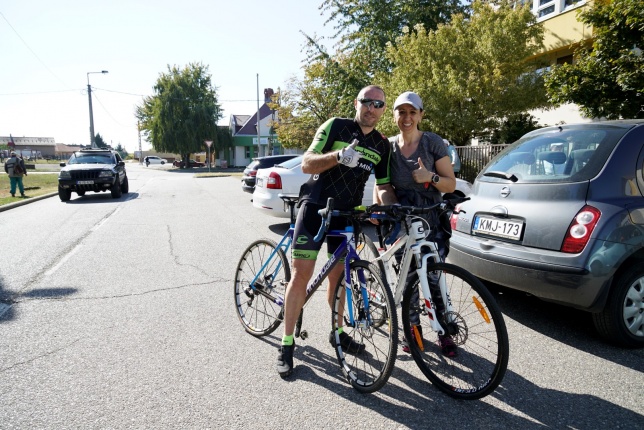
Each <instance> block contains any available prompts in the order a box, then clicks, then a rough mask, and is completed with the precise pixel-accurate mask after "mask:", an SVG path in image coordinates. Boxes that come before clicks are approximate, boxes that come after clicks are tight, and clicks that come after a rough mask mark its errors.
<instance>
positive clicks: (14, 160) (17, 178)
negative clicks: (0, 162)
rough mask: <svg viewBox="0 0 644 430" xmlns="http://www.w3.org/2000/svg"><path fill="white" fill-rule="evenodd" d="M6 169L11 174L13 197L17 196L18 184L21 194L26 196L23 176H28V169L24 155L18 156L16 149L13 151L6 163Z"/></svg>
mask: <svg viewBox="0 0 644 430" xmlns="http://www.w3.org/2000/svg"><path fill="white" fill-rule="evenodd" d="M4 171H5V173H7V175H9V182H10V187H11V197H15V196H16V186H17V188H18V190H19V191H20V196H22V197H24V196H25V186H24V185H23V183H22V177H23V176H27V169H26V168H25V162H24V160H23V159H22V157H21V158H18V156H17V155H16V151H11V156H10V157H9V158H7V161H6V162H5V163H4Z"/></svg>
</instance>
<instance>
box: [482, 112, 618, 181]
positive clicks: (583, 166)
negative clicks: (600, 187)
mask: <svg viewBox="0 0 644 430" xmlns="http://www.w3.org/2000/svg"><path fill="white" fill-rule="evenodd" d="M627 131H628V128H626V127H620V126H606V125H602V124H598V125H588V124H586V125H585V126H584V127H580V126H569V127H566V128H564V127H556V128H548V129H543V130H537V131H534V132H532V133H529V134H527V135H526V136H524V137H523V138H522V139H520V140H519V141H517V142H515V143H514V144H513V145H512V146H510V147H508V148H507V149H505V150H504V151H503V152H501V153H500V154H498V155H497V156H496V157H495V158H494V159H493V160H492V161H491V162H490V163H489V164H488V165H487V166H486V167H485V168H484V169H483V171H482V172H481V173H480V174H479V176H478V177H477V180H480V181H489V182H496V181H502V182H505V181H512V182H519V183H544V182H579V181H587V180H589V179H591V178H593V177H595V176H596V175H597V174H598V173H599V171H600V169H601V168H602V167H603V166H604V163H605V162H606V160H607V158H608V156H609V155H610V154H611V152H612V151H613V149H614V148H615V145H616V144H617V142H618V141H619V140H620V139H621V137H622V136H623V135H624V134H625V133H626V132H627Z"/></svg>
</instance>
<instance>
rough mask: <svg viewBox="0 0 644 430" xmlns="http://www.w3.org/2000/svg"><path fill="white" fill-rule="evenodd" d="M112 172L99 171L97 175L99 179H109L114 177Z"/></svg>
mask: <svg viewBox="0 0 644 430" xmlns="http://www.w3.org/2000/svg"><path fill="white" fill-rule="evenodd" d="M114 174H115V173H114V172H113V171H112V170H101V173H100V174H99V175H98V177H99V178H111V177H113V176H114Z"/></svg>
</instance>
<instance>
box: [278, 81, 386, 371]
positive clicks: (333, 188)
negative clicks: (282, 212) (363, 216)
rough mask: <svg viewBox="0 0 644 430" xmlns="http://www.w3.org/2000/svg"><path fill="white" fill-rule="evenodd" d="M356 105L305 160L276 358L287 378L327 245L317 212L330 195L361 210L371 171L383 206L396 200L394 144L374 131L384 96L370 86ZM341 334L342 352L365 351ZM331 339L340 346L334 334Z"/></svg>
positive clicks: (322, 132) (328, 127)
mask: <svg viewBox="0 0 644 430" xmlns="http://www.w3.org/2000/svg"><path fill="white" fill-rule="evenodd" d="M354 106H355V108H356V115H355V118H354V119H349V118H331V119H329V120H328V121H327V122H325V123H324V124H322V125H321V126H320V128H318V130H317V133H316V134H315V137H314V138H313V142H312V143H311V146H309V148H308V150H307V151H306V153H305V154H304V158H303V160H302V171H303V172H304V173H308V174H311V177H310V178H309V180H308V181H307V182H306V183H305V184H304V185H302V188H301V189H300V205H301V206H300V210H299V212H298V214H297V220H296V222H295V230H294V233H293V238H294V240H293V251H292V257H293V264H292V273H291V281H290V282H289V284H288V286H287V288H286V295H285V302H284V336H283V338H282V345H281V347H280V349H279V354H278V357H277V372H278V373H279V374H280V376H282V377H287V376H289V375H290V374H291V373H292V372H293V350H294V348H295V343H294V341H293V332H294V330H295V323H296V321H297V318H298V317H299V315H300V311H301V310H302V306H303V305H304V301H305V298H306V286H307V284H308V282H309V280H310V279H311V276H312V275H313V270H314V268H315V260H316V259H317V255H318V252H319V250H320V248H321V247H322V241H320V242H315V241H314V240H313V237H314V236H315V235H316V234H317V232H318V230H319V228H320V225H321V222H322V217H320V215H319V214H318V210H319V209H322V208H324V207H325V206H326V202H327V199H328V198H329V197H333V198H334V199H335V208H336V209H340V210H346V209H350V208H353V207H355V206H359V205H360V204H361V203H362V195H363V194H364V188H365V184H366V182H367V179H368V178H369V174H370V173H371V171H372V170H374V171H375V174H376V187H377V192H378V195H379V196H380V198H381V201H382V202H383V204H390V203H393V202H395V197H393V196H394V193H393V188H392V187H391V185H390V183H389V156H390V149H389V148H390V147H389V141H388V140H387V138H386V137H385V136H384V135H382V134H381V133H380V132H379V131H377V130H376V129H375V127H376V124H377V123H378V121H379V120H380V117H381V116H382V114H383V113H384V110H385V92H384V91H383V89H382V88H380V87H378V86H375V85H370V86H367V87H365V88H363V89H362V90H360V92H359V93H358V97H357V98H356V99H355V100H354ZM343 222H345V221H344V220H342V219H337V218H334V219H332V221H331V225H330V227H329V228H330V229H338V228H343V227H344V225H342V223H343ZM338 224H340V225H338ZM335 239H336V238H329V239H328V240H327V250H328V252H329V254H332V253H333V252H334V251H335V250H336V248H337V247H338V245H339V244H340V242H341V239H338V240H335ZM343 270H344V267H343V266H342V265H337V266H336V267H335V268H334V269H333V270H332V271H331V273H330V274H329V276H328V280H329V288H328V289H327V299H328V302H329V305H330V306H333V299H334V297H333V294H334V290H335V286H336V285H337V283H338V280H339V279H340V276H342V273H343ZM338 332H339V336H340V346H341V348H342V350H343V351H345V352H348V353H352V354H359V353H361V352H362V351H363V350H364V345H362V344H360V343H357V342H355V341H354V340H353V339H352V338H351V337H350V336H349V335H347V334H346V333H344V332H343V330H342V327H340V328H339V329H338ZM329 341H330V342H331V344H332V345H333V346H334V347H335V335H334V333H333V332H332V333H331V336H330V338H329Z"/></svg>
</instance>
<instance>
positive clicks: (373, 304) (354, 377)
mask: <svg viewBox="0 0 644 430" xmlns="http://www.w3.org/2000/svg"><path fill="white" fill-rule="evenodd" d="M350 272H351V273H350V278H351V285H350V286H349V290H350V292H351V298H350V303H351V310H350V309H349V306H348V305H349V303H348V302H349V299H348V298H347V299H345V297H344V294H343V293H344V292H345V282H344V277H342V278H341V279H340V281H339V282H338V285H337V286H336V288H335V300H334V305H333V313H332V317H333V318H332V325H333V333H334V334H335V345H337V346H336V348H335V351H336V356H337V358H338V363H340V367H341V368H342V372H343V373H344V375H345V376H346V378H347V380H348V381H349V383H350V384H351V385H352V386H353V387H354V388H355V389H356V390H358V391H360V392H362V393H372V392H374V391H377V390H379V389H380V388H382V386H383V385H385V383H386V382H387V380H388V379H389V376H390V375H391V372H392V371H393V368H394V363H395V361H396V348H397V345H398V321H397V318H396V308H395V306H394V299H393V296H392V294H391V291H390V290H389V288H387V287H386V286H385V284H384V283H383V282H382V280H381V278H380V274H379V273H378V269H376V268H375V267H374V266H373V265H371V264H369V263H367V262H366V261H354V262H352V263H351V265H350ZM363 293H364V294H363ZM372 294H377V296H378V297H379V298H378V300H373V299H372V297H373V296H372ZM348 295H349V294H348V293H347V296H348ZM365 296H366V300H365ZM383 308H384V311H385V312H386V315H389V316H390V317H388V318H387V324H382V323H381V324H380V325H377V324H376V323H375V320H374V317H375V315H374V314H376V313H377V314H378V315H382V309H383ZM349 312H351V315H352V316H353V321H354V323H353V324H352V323H351V320H352V319H351V318H350V314H349ZM381 317H382V316H381ZM340 325H342V326H343V327H344V328H343V329H344V332H345V333H346V334H348V335H349V336H351V337H352V338H353V340H354V341H355V342H357V343H360V344H363V345H364V350H363V351H362V352H360V353H358V354H355V355H353V354H351V353H350V352H344V351H343V350H342V347H341V346H340V345H339V342H340V335H339V334H338V332H337V329H338V327H339V326H340Z"/></svg>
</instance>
